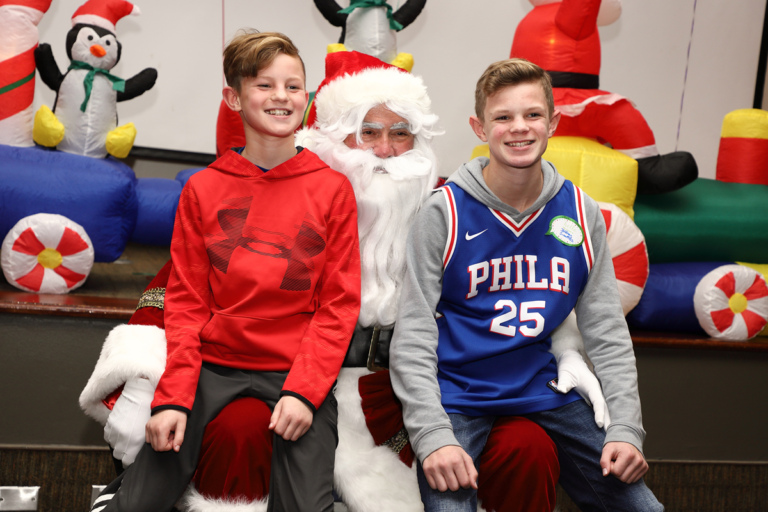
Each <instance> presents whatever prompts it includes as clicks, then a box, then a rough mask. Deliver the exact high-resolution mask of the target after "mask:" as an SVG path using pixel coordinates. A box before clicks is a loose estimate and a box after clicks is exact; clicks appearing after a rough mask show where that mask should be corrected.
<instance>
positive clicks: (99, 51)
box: [91, 44, 107, 57]
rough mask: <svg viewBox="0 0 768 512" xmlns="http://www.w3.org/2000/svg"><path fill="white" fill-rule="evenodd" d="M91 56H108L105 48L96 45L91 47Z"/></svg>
mask: <svg viewBox="0 0 768 512" xmlns="http://www.w3.org/2000/svg"><path fill="white" fill-rule="evenodd" d="M91 54H92V55H94V56H96V57H103V56H105V55H106V54H107V50H105V49H104V47H103V46H101V45H100V44H94V45H93V46H91Z"/></svg>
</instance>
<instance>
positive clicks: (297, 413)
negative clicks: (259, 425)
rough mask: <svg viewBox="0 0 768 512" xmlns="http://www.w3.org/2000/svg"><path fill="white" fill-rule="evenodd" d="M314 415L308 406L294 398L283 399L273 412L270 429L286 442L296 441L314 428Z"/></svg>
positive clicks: (286, 397) (285, 397)
mask: <svg viewBox="0 0 768 512" xmlns="http://www.w3.org/2000/svg"><path fill="white" fill-rule="evenodd" d="M313 418H314V415H313V414H312V411H311V410H310V409H309V407H307V405H306V404H305V403H304V402H302V401H301V400H299V399H298V398H296V397H293V396H284V397H282V398H281V399H280V400H279V401H278V402H277V405H276V406H275V410H274V411H272V417H271V418H270V420H269V429H270V430H274V431H275V434H277V435H279V436H280V437H282V438H283V439H285V440H286V441H296V440H297V439H298V438H300V437H301V436H303V435H304V434H306V433H307V430H309V427H310V426H312V419H313Z"/></svg>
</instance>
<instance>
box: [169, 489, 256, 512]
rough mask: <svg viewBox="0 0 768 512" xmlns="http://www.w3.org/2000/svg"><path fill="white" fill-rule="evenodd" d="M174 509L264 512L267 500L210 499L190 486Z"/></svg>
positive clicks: (193, 511)
mask: <svg viewBox="0 0 768 512" xmlns="http://www.w3.org/2000/svg"><path fill="white" fill-rule="evenodd" d="M176 508H178V509H179V510H182V511H184V512H266V511H267V498H266V497H265V498H264V499H261V500H254V501H248V500H246V499H245V498H239V499H210V498H206V497H205V496H203V495H202V494H200V493H199V492H197V489H195V488H194V486H192V485H190V486H189V487H187V490H186V492H185V493H184V496H182V498H181V500H179V502H178V503H177V504H176Z"/></svg>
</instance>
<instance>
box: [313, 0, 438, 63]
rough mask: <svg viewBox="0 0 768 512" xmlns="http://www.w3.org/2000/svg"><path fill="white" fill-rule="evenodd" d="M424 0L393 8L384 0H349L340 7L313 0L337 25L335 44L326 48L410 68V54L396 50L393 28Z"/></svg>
mask: <svg viewBox="0 0 768 512" xmlns="http://www.w3.org/2000/svg"><path fill="white" fill-rule="evenodd" d="M426 3H427V0H407V1H406V2H405V3H404V4H403V5H402V6H400V7H399V8H398V9H397V10H396V11H394V10H393V9H392V6H391V5H389V4H388V3H387V2H386V1H385V0H366V1H362V2H359V1H358V2H356V1H354V0H353V1H351V2H350V3H349V7H346V8H342V7H341V6H340V5H339V4H338V3H336V2H335V0H315V6H316V7H317V9H318V10H319V11H320V13H321V14H322V15H323V17H325V19H326V20H328V22H329V23H330V24H331V25H333V26H334V27H341V37H340V38H339V42H338V43H337V44H332V45H329V47H328V52H329V53H331V52H335V51H344V50H349V51H355V52H360V53H365V54H368V55H373V56H374V57H376V58H377V59H379V60H383V61H384V62H388V63H390V64H392V65H393V66H397V67H399V68H402V69H405V70H406V71H410V70H411V69H412V68H413V56H412V55H411V54H408V53H398V52H397V40H396V36H395V32H399V31H401V30H403V29H404V28H405V27H407V26H408V25H410V24H411V23H413V21H414V20H415V19H416V17H417V16H418V15H419V14H420V13H421V10H422V9H423V8H424V5H425V4H426Z"/></svg>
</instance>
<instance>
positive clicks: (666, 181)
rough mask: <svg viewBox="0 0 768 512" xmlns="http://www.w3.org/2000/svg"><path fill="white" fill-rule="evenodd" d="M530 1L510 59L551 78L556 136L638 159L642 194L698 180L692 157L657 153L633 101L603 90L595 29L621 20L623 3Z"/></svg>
mask: <svg viewBox="0 0 768 512" xmlns="http://www.w3.org/2000/svg"><path fill="white" fill-rule="evenodd" d="M531 3H532V4H534V8H533V10H531V11H530V12H529V13H528V14H527V15H526V16H525V17H524V18H523V19H522V20H521V21H520V23H519V24H518V25H517V29H516V30H515V36H514V39H513V41H512V50H511V52H510V57H520V58H524V59H527V60H529V61H531V62H533V63H535V64H538V65H539V66H541V67H542V68H544V69H545V70H547V71H548V72H549V74H550V76H551V77H552V86H553V90H552V93H553V96H554V99H555V107H556V108H557V109H558V110H559V111H560V112H561V113H562V117H561V118H560V123H559V124H558V126H557V131H556V132H555V135H557V136H563V135H573V136H581V137H589V138H593V139H597V140H598V141H599V142H601V143H607V144H609V145H610V146H611V147H612V148H613V149H616V150H618V151H621V152H622V153H624V154H626V155H628V156H630V157H632V158H634V159H636V160H637V161H638V192H640V193H658V192H668V191H671V190H675V189H678V188H680V187H683V186H685V185H687V184H688V183H690V182H691V181H693V180H694V179H696V177H697V176H698V169H697V167H696V162H695V160H694V159H693V156H692V155H691V154H690V153H687V152H684V151H678V152H674V153H669V154H665V155H659V151H658V149H657V148H656V139H655V137H654V135H653V131H652V130H651V128H650V126H648V122H647V121H646V120H645V118H644V117H643V115H642V114H641V113H640V111H639V110H638V109H636V108H635V106H634V105H633V104H632V102H631V101H630V100H628V99H627V98H625V97H624V96H621V95H619V94H615V93H610V92H607V91H603V90H601V89H600V88H599V85H600V84H599V75H600V34H599V33H598V29H597V27H598V24H608V23H611V22H612V21H614V20H615V19H616V18H618V16H619V15H620V13H621V4H620V3H619V0H602V1H601V0H562V1H560V0H531ZM601 7H602V8H603V9H602V11H601ZM603 18H605V20H603Z"/></svg>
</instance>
